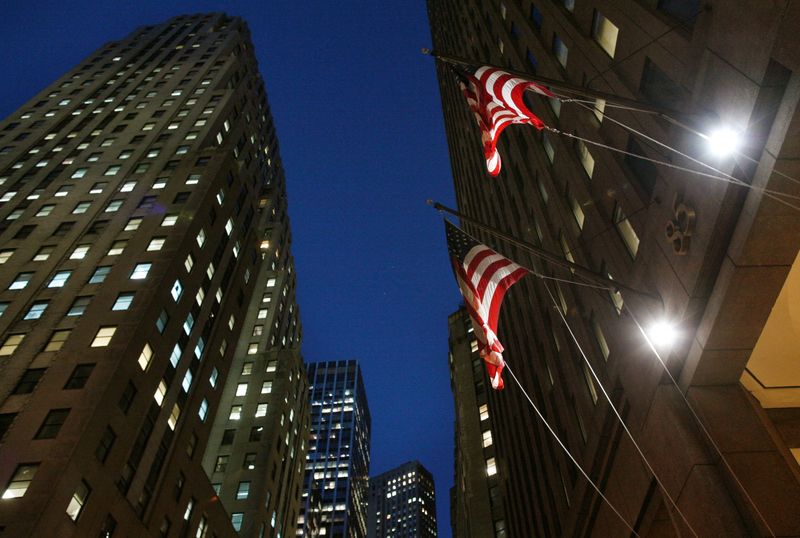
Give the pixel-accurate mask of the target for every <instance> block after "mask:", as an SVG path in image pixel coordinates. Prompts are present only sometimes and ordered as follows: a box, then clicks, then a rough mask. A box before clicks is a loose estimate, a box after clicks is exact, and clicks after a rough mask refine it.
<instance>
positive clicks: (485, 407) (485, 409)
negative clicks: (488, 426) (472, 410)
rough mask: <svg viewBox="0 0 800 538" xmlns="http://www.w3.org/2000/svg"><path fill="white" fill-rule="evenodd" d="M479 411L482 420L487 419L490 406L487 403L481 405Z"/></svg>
mask: <svg viewBox="0 0 800 538" xmlns="http://www.w3.org/2000/svg"><path fill="white" fill-rule="evenodd" d="M478 413H479V414H480V417H481V420H482V421H483V420H486V419H488V418H489V406H488V405H486V404H483V405H481V406H480V407H479V408H478Z"/></svg>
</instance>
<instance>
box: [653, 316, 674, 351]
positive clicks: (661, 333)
mask: <svg viewBox="0 0 800 538" xmlns="http://www.w3.org/2000/svg"><path fill="white" fill-rule="evenodd" d="M647 337H648V338H649V339H650V341H651V342H652V343H653V345H656V346H658V347H669V346H671V345H672V344H674V343H675V341H676V340H677V339H678V330H677V329H676V328H675V325H673V324H672V323H669V322H668V321H659V322H656V323H654V324H653V325H651V326H650V329H649V330H648V331H647Z"/></svg>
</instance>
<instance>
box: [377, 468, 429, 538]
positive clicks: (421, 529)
mask: <svg viewBox="0 0 800 538" xmlns="http://www.w3.org/2000/svg"><path fill="white" fill-rule="evenodd" d="M367 507H368V511H369V513H368V516H367V537H368V538H389V537H391V536H394V537H397V538H435V537H436V536H437V535H438V534H437V527H436V490H435V488H434V484H433V475H432V474H431V473H430V472H429V471H428V470H427V469H426V468H425V467H423V466H422V464H421V463H420V462H418V461H410V462H408V463H404V464H403V465H401V466H399V467H395V468H394V469H392V470H390V471H386V472H385V473H383V474H380V475H378V476H373V477H371V478H370V479H369V502H368V506H367Z"/></svg>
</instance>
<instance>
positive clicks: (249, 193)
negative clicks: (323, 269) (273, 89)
mask: <svg viewBox="0 0 800 538" xmlns="http://www.w3.org/2000/svg"><path fill="white" fill-rule="evenodd" d="M0 192H2V194H0V234H1V235H0V264H1V266H0V267H1V270H0V275H2V276H0V314H1V315H0V368H2V376H0V402H2V403H1V404H0V406H1V408H0V425H1V426H2V427H1V431H0V435H2V445H0V483H1V484H2V487H3V494H2V500H0V527H1V528H2V529H3V534H7V535H9V536H65V537H66V536H103V537H108V536H117V535H120V536H121V535H125V536H163V537H173V536H212V535H214V536H233V535H235V534H236V530H239V529H242V530H245V529H251V528H257V526H258V524H259V523H265V524H266V525H264V532H263V534H262V535H264V536H277V535H278V534H279V532H280V530H279V529H280V528H281V527H280V525H283V532H284V535H286V534H287V533H289V534H293V532H294V523H293V522H294V513H295V511H296V509H297V503H298V499H299V491H298V487H297V484H298V483H299V480H300V477H299V475H300V473H299V470H298V469H299V466H300V465H301V463H300V462H302V460H303V458H304V453H303V450H304V447H303V441H302V440H301V439H302V438H303V437H304V434H303V428H304V426H305V423H304V421H305V420H307V419H306V418H305V417H306V413H307V412H306V411H305V410H304V409H305V404H304V400H305V399H304V394H305V390H306V385H305V380H304V377H303V375H304V374H303V366H302V363H301V361H300V359H299V356H298V355H297V353H296V351H294V348H296V347H297V345H298V343H299V339H300V326H299V321H298V319H297V307H296V305H295V304H294V291H293V290H294V283H293V276H292V271H291V265H292V261H291V256H290V254H289V243H290V236H289V234H288V221H287V217H286V199H285V184H284V177H283V170H282V167H281V164H280V157H279V154H278V143H277V138H276V135H275V130H274V126H273V124H272V119H271V115H270V110H269V106H268V104H267V101H266V94H265V90H264V86H263V82H262V80H261V78H260V76H259V74H258V68H257V64H256V60H255V57H254V53H253V46H252V43H251V40H250V35H249V30H248V29H247V27H246V25H245V23H244V22H243V21H242V20H241V19H236V18H230V17H227V16H224V15H221V14H210V15H197V16H181V17H176V18H173V19H171V20H169V21H167V22H165V23H163V24H158V25H154V26H147V27H143V28H140V29H138V30H136V31H135V32H133V33H132V34H131V35H130V36H128V37H127V38H125V39H123V40H120V41H115V42H111V43H108V44H106V45H104V46H103V47H101V48H100V49H99V50H98V51H96V52H95V53H94V54H92V55H90V56H89V57H88V58H87V59H86V60H84V61H83V62H81V63H80V64H79V65H78V66H77V67H75V68H74V69H72V70H70V71H69V72H68V73H67V74H65V75H64V76H63V77H61V78H60V79H58V80H57V81H55V82H54V83H53V84H51V85H50V86H49V87H47V88H46V89H44V90H43V91H42V92H40V93H39V94H38V95H37V96H35V97H34V98H33V99H31V100H30V101H29V102H28V103H26V104H25V105H24V106H23V107H22V108H21V109H19V110H18V111H17V112H15V113H14V114H12V115H11V116H10V117H9V118H7V119H6V120H4V121H3V122H2V123H0ZM268 296H269V299H270V300H271V306H262V303H270V300H267V297H268ZM262 308H264V309H268V310H269V312H267V313H266V314H265V316H264V317H263V318H262V317H261V314H260V310H261V309H262ZM256 319H261V320H263V324H262V323H261V322H257V321H255V320H256ZM257 326H261V329H260V331H261V332H259V333H258V334H256V327H257ZM245 331H246V333H245ZM251 335H252V337H251ZM254 344H255V346H256V348H255V353H252V352H251V346H252V345H254ZM246 357H251V359H247V358H246ZM247 360H252V362H253V368H254V369H257V368H262V371H263V372H264V373H261V372H259V373H258V374H256V373H255V372H254V373H253V379H255V378H256V377H258V380H259V382H260V383H262V384H261V385H260V386H259V387H257V388H256V387H255V386H249V385H248V387H247V395H248V398H247V399H246V400H243V399H242V400H237V399H236V398H237V397H238V392H239V390H240V389H238V387H239V386H240V385H241V384H242V383H243V382H244V381H243V376H244V375H245V374H244V372H243V368H244V367H243V364H244V363H245V361H247ZM275 361H277V363H278V365H277V366H275V367H274V368H273V369H272V370H271V369H270V368H272V367H271V366H270V364H274V363H275ZM270 379H271V380H272V383H273V385H272V387H273V393H272V394H271V393H269V391H267V393H265V392H264V389H263V388H262V387H263V386H265V385H264V384H265V383H267V381H268V380H270ZM251 394H253V395H254V396H253V398H250V395H251ZM255 394H264V396H265V397H266V398H267V399H266V400H264V401H265V402H267V403H268V405H269V408H268V410H267V415H266V417H265V420H264V426H265V427H266V428H268V429H269V433H268V434H264V435H262V441H261V442H260V443H255V442H254V443H253V444H251V445H248V446H247V447H244V446H242V447H239V446H238V445H237V446H236V448H235V449H232V450H234V452H231V457H232V458H234V461H233V462H232V464H231V467H234V466H235V468H236V472H235V473H232V476H235V477H236V478H230V477H228V476H227V475H224V474H219V473H212V476H214V479H215V481H216V484H217V485H216V486H215V487H216V489H217V491H215V489H214V488H212V484H211V481H209V478H208V476H207V475H206V472H205V471H204V469H203V466H202V462H203V459H204V454H206V453H207V452H208V453H209V454H213V456H208V457H206V462H208V461H209V458H212V459H213V461H214V462H216V457H217V455H219V454H222V453H223V448H222V447H221V446H220V445H222V444H224V443H223V442H222V438H223V437H225V430H226V429H227V428H228V427H229V426H228V424H229V422H228V420H231V418H230V416H231V415H232V410H231V409H232V407H231V406H233V405H235V404H236V403H238V402H240V401H241V402H242V403H241V404H240V405H241V406H242V407H241V410H242V413H251V415H252V414H257V413H258V411H256V412H254V411H253V410H252V409H250V407H251V406H257V405H260V402H261V401H262V400H261V399H260V398H256V397H255ZM278 398H280V399H281V401H276V399H278ZM251 400H252V401H251ZM256 400H258V401H256ZM223 405H224V409H223V408H222V407H221V406H223ZM292 410H294V419H293V420H292V419H291V418H289V417H287V418H283V417H285V416H286V415H287V414H289V415H291V413H292ZM215 416H217V417H220V418H218V421H217V422H218V425H217V426H214V427H213V428H212V421H213V420H214V417H215ZM278 417H281V418H278ZM252 420H256V419H251V418H247V419H244V418H243V419H242V422H243V423H244V422H247V423H248V425H249V424H250V422H251V421H252ZM267 421H269V422H267ZM239 436H241V432H239ZM245 436H246V434H245ZM210 439H211V443H212V444H211V445H209V440H210ZM278 439H279V440H280V441H281V443H280V444H281V445H282V446H277V447H276V446H275V441H276V440H278ZM235 441H236V442H237V443H238V442H239V441H240V440H239V439H235ZM287 441H288V445H287V444H286V442H287ZM240 448H241V449H240ZM236 450H239V451H238V452H236ZM270 451H276V452H278V453H280V457H277V456H276V455H275V454H272V453H268V452H270ZM249 452H253V453H255V454H256V456H255V461H254V463H253V465H255V469H256V470H257V471H256V472H251V469H250V468H249V467H248V468H247V469H245V470H242V465H243V462H242V461H237V460H236V459H235V457H234V454H236V457H239V456H241V457H244V455H245V453H249ZM287 453H288V455H287ZM248 461H249V460H248ZM276 464H277V465H278V470H276V469H275V465H276ZM248 465H249V463H248ZM209 472H212V471H211V470H210V471H209ZM254 474H259V476H258V477H257V478H253V479H252V482H251V484H252V489H251V490H250V491H251V492H252V494H253V495H254V496H255V495H257V498H258V499H259V500H261V501H262V505H263V499H265V497H267V498H268V497H269V495H270V492H271V493H272V498H273V500H272V502H271V503H267V504H266V506H265V507H264V508H263V509H262V508H259V509H258V510H256V509H254V508H253V509H252V510H251V509H250V508H248V507H245V504H244V502H239V501H234V500H231V499H232V495H235V494H236V492H235V491H233V490H239V491H240V486H239V484H240V483H241V481H244V479H243V478H242V479H240V478H239V477H240V476H251V475H254ZM234 482H235V485H234ZM277 497H281V500H280V503H278V501H277V500H275V499H276V498H277ZM220 499H222V501H223V502H222V503H220ZM248 510H250V511H249V512H248ZM228 512H232V513H237V512H238V514H239V515H237V516H235V518H234V520H233V522H232V521H231V517H230V514H229V513H228ZM243 513H248V514H252V515H253V518H255V516H256V515H257V516H258V517H259V518H260V521H258V522H256V521H255V520H253V522H252V525H251V522H250V521H248V517H250V516H247V517H244V518H242V517H240V516H241V515H242V514H243ZM290 515H291V517H289V516H290ZM279 522H280V523H279ZM247 525H251V526H247ZM248 534H249V535H251V536H255V535H256V533H255V532H250V531H248Z"/></svg>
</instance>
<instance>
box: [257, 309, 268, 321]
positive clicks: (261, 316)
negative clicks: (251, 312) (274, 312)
mask: <svg viewBox="0 0 800 538" xmlns="http://www.w3.org/2000/svg"><path fill="white" fill-rule="evenodd" d="M267 314H269V310H268V309H266V308H261V309H260V310H259V311H258V319H266V317H267Z"/></svg>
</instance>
